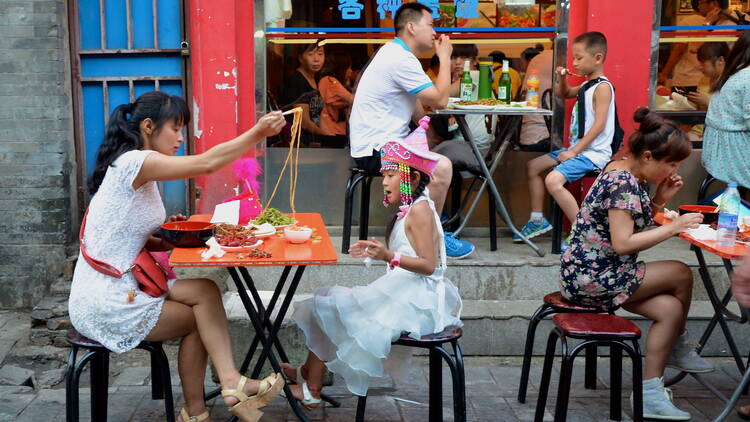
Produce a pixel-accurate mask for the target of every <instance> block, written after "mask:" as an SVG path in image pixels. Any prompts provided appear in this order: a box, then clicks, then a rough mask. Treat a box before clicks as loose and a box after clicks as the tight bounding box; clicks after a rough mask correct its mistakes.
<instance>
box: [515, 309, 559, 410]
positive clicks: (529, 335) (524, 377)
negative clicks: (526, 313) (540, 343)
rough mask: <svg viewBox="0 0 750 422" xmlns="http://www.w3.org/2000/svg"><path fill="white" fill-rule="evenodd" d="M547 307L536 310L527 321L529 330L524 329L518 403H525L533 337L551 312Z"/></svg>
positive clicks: (532, 350)
mask: <svg viewBox="0 0 750 422" xmlns="http://www.w3.org/2000/svg"><path fill="white" fill-rule="evenodd" d="M548 310H549V305H547V304H546V303H545V304H544V305H542V306H540V307H539V308H537V310H536V312H534V315H532V316H531V319H530V320H529V328H527V329H526V344H525V346H524V350H523V365H522V366H521V384H520V385H519V386H518V402H519V403H526V390H527V389H528V385H529V371H531V355H532V354H533V352H534V336H535V335H536V327H537V325H539V321H541V320H542V319H544V317H545V316H547V315H549V314H550V313H552V312H548Z"/></svg>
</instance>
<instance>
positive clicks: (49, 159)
mask: <svg viewBox="0 0 750 422" xmlns="http://www.w3.org/2000/svg"><path fill="white" fill-rule="evenodd" d="M67 27H68V24H67V14H66V6H65V1H64V0H58V1H38V0H34V1H32V0H25V1H9V0H2V1H0V308H8V307H29V306H33V305H34V304H35V303H36V302H37V301H38V300H39V299H41V298H42V297H43V296H44V295H45V294H46V293H47V292H48V291H49V288H50V286H51V284H52V283H53V282H54V281H56V280H57V279H59V278H60V277H61V276H62V274H63V271H64V269H65V258H66V256H67V255H68V254H69V253H70V251H69V250H68V248H70V245H71V240H72V239H71V220H72V218H71V217H72V216H73V215H76V214H77V210H75V209H74V205H75V204H74V203H75V195H72V192H74V189H73V188H74V186H73V185H74V184H75V149H74V146H73V145H74V144H73V120H72V102H71V88H70V86H71V82H70V64H69V57H70V54H69V44H68V34H67ZM76 220H77V218H76Z"/></svg>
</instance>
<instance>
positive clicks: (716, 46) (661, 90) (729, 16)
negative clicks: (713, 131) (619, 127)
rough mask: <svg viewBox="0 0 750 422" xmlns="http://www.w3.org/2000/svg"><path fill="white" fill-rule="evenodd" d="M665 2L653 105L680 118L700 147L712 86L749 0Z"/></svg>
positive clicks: (661, 17) (654, 79) (676, 0)
mask: <svg viewBox="0 0 750 422" xmlns="http://www.w3.org/2000/svg"><path fill="white" fill-rule="evenodd" d="M660 6H661V16H660V20H659V24H660V31H659V42H658V44H656V45H658V47H657V48H658V50H657V51H655V52H654V54H653V56H654V58H658V60H656V62H657V66H656V68H654V69H652V82H653V87H654V89H653V90H652V92H653V97H652V103H651V105H652V107H654V108H655V109H656V110H657V111H658V112H659V113H660V114H662V115H663V116H664V117H668V118H670V119H672V120H675V121H677V122H678V123H680V124H681V125H682V128H683V129H684V130H685V131H687V132H688V134H689V137H690V139H691V140H692V141H693V143H694V144H693V145H694V147H696V148H700V147H701V146H702V138H703V127H704V126H703V123H704V121H705V115H706V109H707V108H708V102H709V101H710V97H711V85H712V84H713V82H714V81H715V80H716V79H717V78H718V76H719V74H720V71H721V69H722V66H723V63H724V61H725V59H726V56H727V54H728V53H729V50H730V48H731V46H732V45H733V41H734V40H736V39H737V36H738V35H739V31H740V30H741V29H742V28H741V27H737V25H738V23H741V22H740V20H741V19H740V18H741V16H742V15H743V14H745V13H748V10H749V8H750V7H749V6H748V0H661V4H660Z"/></svg>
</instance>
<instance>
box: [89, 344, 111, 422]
mask: <svg viewBox="0 0 750 422" xmlns="http://www.w3.org/2000/svg"><path fill="white" fill-rule="evenodd" d="M93 353H94V357H93V358H92V359H91V368H90V371H91V420H92V421H97V422H107V388H108V387H109V385H108V384H109V352H108V351H103V350H96V351H94V352H93Z"/></svg>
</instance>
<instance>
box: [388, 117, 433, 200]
mask: <svg viewBox="0 0 750 422" xmlns="http://www.w3.org/2000/svg"><path fill="white" fill-rule="evenodd" d="M429 126H430V117H429V116H425V117H422V118H421V119H419V126H418V127H417V128H416V129H414V131H413V132H412V133H410V134H409V135H408V136H407V137H406V138H404V139H403V140H402V141H389V142H387V143H386V144H385V145H383V147H382V148H381V149H380V163H381V166H380V171H381V173H382V172H384V171H386V170H398V171H399V173H400V176H401V184H400V193H401V203H402V204H405V205H408V204H411V202H412V197H411V169H415V170H419V171H421V172H422V173H425V174H427V175H428V176H430V177H432V172H433V171H434V170H435V167H436V166H437V163H438V157H437V156H436V155H435V154H433V153H431V152H430V149H429V146H428V144H427V128H428V127H429ZM383 204H384V205H388V201H387V199H384V200H383Z"/></svg>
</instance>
